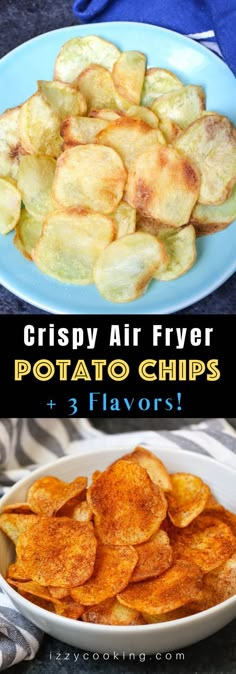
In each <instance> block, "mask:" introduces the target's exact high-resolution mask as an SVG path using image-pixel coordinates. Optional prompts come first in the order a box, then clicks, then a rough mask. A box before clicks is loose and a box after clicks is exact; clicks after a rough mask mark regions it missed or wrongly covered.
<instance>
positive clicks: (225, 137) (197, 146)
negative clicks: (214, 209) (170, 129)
mask: <svg viewBox="0 0 236 674" xmlns="http://www.w3.org/2000/svg"><path fill="white" fill-rule="evenodd" d="M175 147H177V149H179V150H180V152H182V153H183V154H184V155H185V156H186V157H188V158H189V159H190V161H193V162H194V164H195V166H196V167H197V168H198V170H199V173H200V176H201V184H200V192H199V197H198V201H199V202H200V203H201V204H220V203H222V202H223V201H225V200H226V199H227V198H228V197H229V195H230V192H231V189H232V187H233V186H234V184H235V182H236V131H235V128H234V126H233V124H232V123H231V122H230V120H229V119H228V118H227V117H223V116H221V115H217V114H212V115H207V116H204V117H201V118H200V119H197V120H196V121H195V122H194V123H193V124H191V126H190V127H189V128H188V129H186V130H185V131H184V132H183V133H181V134H180V135H179V136H178V138H177V139H176V141H175Z"/></svg>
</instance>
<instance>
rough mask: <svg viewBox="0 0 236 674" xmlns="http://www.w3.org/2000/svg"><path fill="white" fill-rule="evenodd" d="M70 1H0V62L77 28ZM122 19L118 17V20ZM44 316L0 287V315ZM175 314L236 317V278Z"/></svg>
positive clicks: (235, 275)
mask: <svg viewBox="0 0 236 674" xmlns="http://www.w3.org/2000/svg"><path fill="white" fill-rule="evenodd" d="M71 6H72V0H56V2H55V3H52V2H51V0H43V2H42V1H41V0H21V2H19V0H1V3H0V25H1V31H0V58H1V56H3V55H4V54H6V53H8V52H9V51H10V50H11V49H14V48H15V47H17V46H18V45H19V44H22V42H25V41H26V40H29V39H30V38H32V37H35V36H36V35H40V34H41V33H45V32H47V31H50V30H53V29H56V28H61V27H63V26H73V25H75V24H77V22H76V20H75V19H74V17H73V14H72V10H71ZM121 19H122V17H121ZM1 313H8V314H15V313H21V314H30V313H31V314H34V313H45V312H43V311H40V310H39V309H36V308H34V307H33V306H32V305H30V304H28V303H27V302H25V301H23V300H20V299H18V298H17V297H15V296H14V295H12V293H10V292H9V291H8V290H6V289H5V288H3V287H2V286H0V314H1ZM177 313H179V314H182V313H184V314H194V315H198V314H213V313H219V314H226V313H230V314H233V313H236V274H234V276H232V277H231V278H230V279H229V280H228V281H226V283H224V284H223V285H222V286H221V287H220V288H219V289H218V290H216V291H215V292H213V293H211V294H210V295H208V297H206V298H205V299H203V300H201V301H200V302H197V303H196V304H193V305H192V306H191V307H189V308H187V309H185V310H184V311H180V312H177Z"/></svg>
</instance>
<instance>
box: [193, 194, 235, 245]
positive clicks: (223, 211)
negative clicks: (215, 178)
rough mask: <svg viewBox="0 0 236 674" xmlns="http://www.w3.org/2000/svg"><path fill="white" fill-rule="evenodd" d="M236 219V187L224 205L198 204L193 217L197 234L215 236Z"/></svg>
mask: <svg viewBox="0 0 236 674" xmlns="http://www.w3.org/2000/svg"><path fill="white" fill-rule="evenodd" d="M235 219H236V185H235V186H234V187H233V189H232V192H231V194H230V196H229V197H228V199H226V201H224V203H223V204H218V205H216V206H214V205H207V204H206V205H204V204H199V203H197V204H196V206H195V208H194V209H193V212H192V215H191V222H192V223H193V225H194V227H195V229H196V234H197V235H198V236H203V235H204V234H214V232H220V231H221V230H222V229H225V228H226V227H228V225H230V223H231V222H233V220H235Z"/></svg>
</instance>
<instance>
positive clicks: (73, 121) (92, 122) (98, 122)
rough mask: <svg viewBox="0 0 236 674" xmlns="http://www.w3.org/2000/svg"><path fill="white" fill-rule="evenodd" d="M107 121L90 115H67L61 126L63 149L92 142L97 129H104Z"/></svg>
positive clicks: (97, 131)
mask: <svg viewBox="0 0 236 674" xmlns="http://www.w3.org/2000/svg"><path fill="white" fill-rule="evenodd" d="M107 124H108V122H106V121H105V120H104V119H96V118H95V119H93V118H92V117H91V118H90V117H75V116H74V115H71V116H70V117H67V118H66V119H65V120H64V122H63V124H62V126H61V135H62V138H63V139H64V146H63V149H64V150H65V149H69V147H73V145H81V144H82V145H86V144H87V143H93V142H94V140H95V136H96V134H97V133H99V131H102V129H105V128H106V126H107Z"/></svg>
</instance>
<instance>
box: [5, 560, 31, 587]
mask: <svg viewBox="0 0 236 674" xmlns="http://www.w3.org/2000/svg"><path fill="white" fill-rule="evenodd" d="M9 578H10V579H11V580H19V581H26V580H30V578H29V577H28V576H27V574H26V572H25V569H24V567H23V566H22V564H20V562H19V561H18V559H16V561H15V562H14V563H13V564H10V565H9V567H8V569H7V581H8V582H9Z"/></svg>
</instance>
